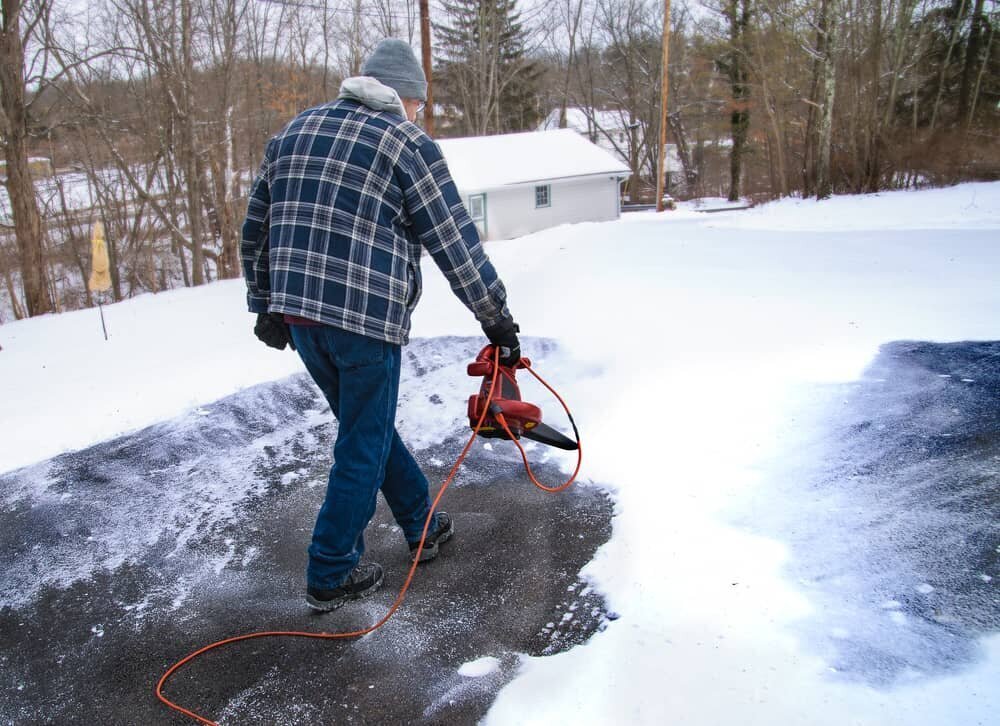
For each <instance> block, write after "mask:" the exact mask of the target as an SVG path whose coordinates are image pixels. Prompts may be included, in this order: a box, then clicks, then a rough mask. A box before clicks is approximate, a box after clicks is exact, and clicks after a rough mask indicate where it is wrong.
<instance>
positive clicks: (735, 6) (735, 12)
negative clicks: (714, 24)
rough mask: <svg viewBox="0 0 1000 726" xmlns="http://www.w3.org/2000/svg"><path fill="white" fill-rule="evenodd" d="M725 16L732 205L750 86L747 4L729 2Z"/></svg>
mask: <svg viewBox="0 0 1000 726" xmlns="http://www.w3.org/2000/svg"><path fill="white" fill-rule="evenodd" d="M726 14H727V15H728V16H729V42H730V43H731V45H732V47H731V49H730V54H729V61H728V72H729V83H730V86H731V88H732V111H731V113H730V117H729V125H730V133H731V136H732V141H733V146H732V148H731V149H730V155H729V201H731V202H736V201H739V198H740V193H741V189H740V180H741V177H742V175H743V152H744V148H745V146H746V140H747V131H748V129H749V128H750V83H749V78H748V74H747V65H746V57H745V53H746V50H747V43H746V34H747V26H748V25H749V24H750V4H749V0H729V5H728V7H727V8H726Z"/></svg>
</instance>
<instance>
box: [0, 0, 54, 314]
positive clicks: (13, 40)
mask: <svg viewBox="0 0 1000 726" xmlns="http://www.w3.org/2000/svg"><path fill="white" fill-rule="evenodd" d="M2 10H3V18H2V27H0V138H2V143H3V150H4V156H5V158H6V160H7V169H6V171H7V173H6V177H7V182H6V186H7V193H8V195H9V197H10V204H11V212H12V216H13V218H14V235H15V237H16V239H17V249H18V258H19V262H20V267H21V283H22V285H23V287H24V298H25V307H26V308H27V314H28V315H29V316H33V315H42V314H44V313H48V312H52V311H53V310H54V309H55V305H54V302H53V299H52V294H51V292H50V290H49V287H48V284H47V282H46V271H45V250H44V229H43V227H42V218H41V214H40V213H39V210H38V203H37V200H36V199H35V187H34V183H33V181H32V178H31V171H30V169H29V165H28V125H29V115H30V112H31V104H30V102H29V101H27V99H26V95H25V60H26V59H25V47H26V45H27V44H28V43H30V41H31V38H32V35H33V33H34V31H35V29H36V28H37V27H38V25H39V23H42V22H43V21H44V20H45V16H46V14H47V13H48V12H49V6H48V2H47V1H46V0H38V1H37V2H33V3H31V4H29V5H28V6H27V7H25V6H24V5H23V4H22V3H21V0H2ZM22 19H23V20H24V21H25V23H24V27H23V30H22V24H21V21H22Z"/></svg>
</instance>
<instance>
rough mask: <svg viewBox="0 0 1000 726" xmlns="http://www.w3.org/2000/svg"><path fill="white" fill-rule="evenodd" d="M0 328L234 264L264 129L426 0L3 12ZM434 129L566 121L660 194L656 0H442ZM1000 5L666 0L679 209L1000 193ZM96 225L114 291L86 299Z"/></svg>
mask: <svg viewBox="0 0 1000 726" xmlns="http://www.w3.org/2000/svg"><path fill="white" fill-rule="evenodd" d="M0 2H2V12H3V16H2V28H0V145H2V148H3V160H5V162H6V163H5V164H4V165H3V168H2V169H0V173H2V175H3V177H4V182H5V190H6V194H5V195H0V276H2V279H0V323H2V322H6V321H9V320H12V319H20V318H23V317H28V316H33V315H40V314H45V313H49V312H57V311H62V310H69V309H75V308H79V307H84V306H92V305H95V304H96V303H97V302H98V296H99V295H103V297H102V298H101V299H102V300H104V301H108V300H121V299H124V298H128V297H132V296H134V295H137V294H140V293H143V292H156V291H159V290H164V289H170V288H174V287H179V286H190V285H200V284H203V283H206V282H209V281H211V280H215V279H220V278H228V277H236V276H238V275H239V274H240V270H239V259H238V242H239V233H240V225H241V223H242V217H243V213H244V211H245V207H246V195H247V191H248V187H249V184H250V181H251V180H252V177H253V175H254V173H255V172H256V169H257V166H258V164H259V162H260V158H261V156H262V154H263V149H264V145H265V143H266V141H267V139H268V138H269V137H270V136H271V135H273V134H274V133H276V132H277V131H279V130H280V129H281V128H282V126H284V125H285V124H286V123H287V122H288V121H289V120H290V119H291V118H292V117H293V116H294V115H295V114H296V113H297V112H299V111H301V110H303V109H305V108H307V107H309V106H314V105H317V104H321V103H324V102H326V101H329V100H331V99H333V98H335V97H336V95H337V92H338V88H339V84H340V82H341V80H342V79H343V78H346V77H349V76H352V75H357V74H358V73H359V71H360V68H361V65H362V63H363V61H364V59H365V57H366V56H367V54H368V53H369V52H370V51H371V49H372V48H373V47H374V46H375V44H377V43H378V41H379V40H381V39H382V38H385V37H398V38H403V39H404V40H407V41H409V42H410V43H411V44H412V45H413V46H414V47H415V48H419V41H420V31H419V9H418V2H417V0H340V1H334V0H301V1H300V0H87V1H86V2H81V1H80V0H26V1H22V0H0ZM430 15H431V18H432V21H433V31H432V49H433V58H434V97H435V106H434V111H435V130H436V136H438V137H445V136H467V135H472V136H476V135H485V134H497V133H509V132H516V131H528V130H535V129H537V128H539V127H540V125H543V124H544V125H548V126H554V127H559V126H566V125H567V124H569V125H572V126H575V127H576V128H578V129H579V130H582V131H584V132H585V133H587V134H588V135H590V136H591V138H592V139H593V140H594V141H601V142H602V143H604V144H605V145H606V146H611V147H613V148H614V149H615V150H616V151H617V152H618V154H619V155H620V156H621V157H622V158H623V159H624V160H625V161H626V162H627V163H628V164H629V166H630V168H631V170H632V176H631V178H630V179H629V181H628V182H627V183H626V185H625V187H624V188H623V194H624V195H625V196H626V198H627V199H628V200H630V201H632V202H638V201H652V198H653V197H654V196H655V188H656V179H655V174H654V172H653V171H652V170H654V169H656V155H657V152H658V148H657V144H658V139H659V131H660V129H659V115H660V114H659V109H660V92H661V89H660V86H661V84H660V78H661V62H662V52H661V47H662V45H661V43H662V37H663V16H664V4H663V3H662V2H657V1H655V0H548V1H544V0H534V1H533V2H529V0H520V1H518V0H437V1H436V2H431V4H430ZM998 26H1000V4H998V1H997V0H704V1H702V2H696V1H695V0H674V2H673V4H672V9H671V13H670V48H669V59H670V60H669V66H668V76H669V89H670V90H669V103H668V107H669V113H668V117H667V118H668V122H667V126H668V128H667V137H668V142H669V143H670V144H671V145H673V151H674V152H675V157H676V159H677V161H678V163H679V165H680V168H679V169H675V170H673V173H672V174H671V176H670V185H669V188H668V191H669V192H670V193H671V194H672V195H673V196H675V197H678V198H682V199H684V198H700V197H705V196H726V197H728V198H729V199H732V200H738V199H747V200H749V201H751V202H757V201H764V200H768V199H773V198H778V197H783V196H791V195H801V196H815V197H818V198H824V197H827V196H829V195H831V194H834V193H866V192H877V191H880V190H885V189H907V188H915V187H923V186H935V185H946V184H953V183H956V182H959V181H966V180H990V179H1000V39H997V38H996V30H997V27H998ZM97 221H100V222H102V223H103V225H104V228H105V230H106V238H107V245H108V252H109V257H110V273H111V289H110V290H109V291H108V292H107V293H106V294H104V293H94V292H92V291H90V290H89V289H88V287H87V284H86V282H87V279H88V276H89V272H90V264H91V261H90V251H91V244H90V236H91V230H92V228H93V225H94V223H95V222H97Z"/></svg>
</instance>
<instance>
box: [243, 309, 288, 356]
mask: <svg viewBox="0 0 1000 726" xmlns="http://www.w3.org/2000/svg"><path fill="white" fill-rule="evenodd" d="M253 334H254V335H256V336H257V337H258V338H259V339H260V340H261V342H263V343H264V344H265V345H267V346H269V347H271V348H277V349H278V350H284V349H285V346H286V345H290V346H292V350H295V343H293V342H292V335H291V333H290V332H289V331H288V325H287V323H285V316H284V315H282V314H281V313H257V324H256V325H255V326H253Z"/></svg>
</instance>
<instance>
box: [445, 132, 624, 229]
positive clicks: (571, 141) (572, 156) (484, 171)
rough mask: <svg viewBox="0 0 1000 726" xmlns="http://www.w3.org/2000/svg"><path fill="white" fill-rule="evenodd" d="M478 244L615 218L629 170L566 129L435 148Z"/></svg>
mask: <svg viewBox="0 0 1000 726" xmlns="http://www.w3.org/2000/svg"><path fill="white" fill-rule="evenodd" d="M438 143H439V144H440V145H441V150H442V152H443V153H444V156H445V159H446V160H447V161H448V168H449V169H450V170H451V174H452V177H453V178H454V179H455V185H456V186H457V187H458V191H459V194H461V196H462V200H463V201H464V202H465V205H466V208H467V209H468V210H469V215H470V216H471V217H472V219H473V220H474V221H475V222H476V226H477V227H478V228H479V232H480V234H481V235H482V237H483V238H484V239H509V238H511V237H519V236H521V235H524V234H528V233H530V232H535V231H537V230H540V229H545V228H546V227H553V226H555V225H557V224H564V223H567V222H602V221H606V220H610V219H617V218H618V215H619V213H620V207H619V200H620V197H621V194H620V189H621V182H622V181H623V180H624V179H627V178H628V176H629V170H628V166H627V165H626V164H623V163H622V162H621V161H619V160H618V159H617V158H615V156H614V155H612V154H610V153H608V152H607V151H605V150H604V149H601V148H600V147H598V146H596V145H594V144H592V143H590V141H588V140H587V139H586V138H584V137H583V136H581V135H580V134H578V133H576V132H575V131H572V130H569V129H562V130H557V131H533V132H528V133H521V134H504V135H501V136H478V137H469V138H462V139H441V140H440V141H438Z"/></svg>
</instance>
